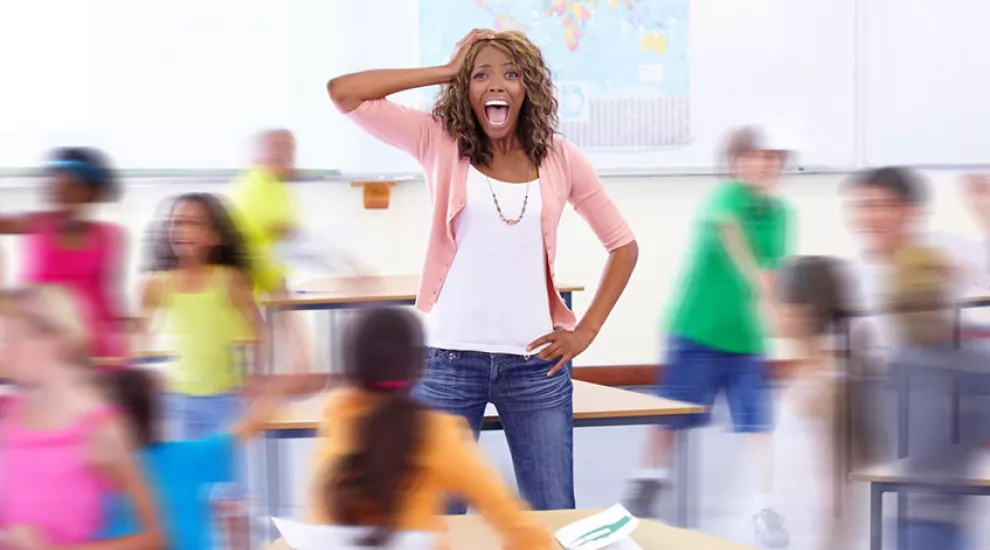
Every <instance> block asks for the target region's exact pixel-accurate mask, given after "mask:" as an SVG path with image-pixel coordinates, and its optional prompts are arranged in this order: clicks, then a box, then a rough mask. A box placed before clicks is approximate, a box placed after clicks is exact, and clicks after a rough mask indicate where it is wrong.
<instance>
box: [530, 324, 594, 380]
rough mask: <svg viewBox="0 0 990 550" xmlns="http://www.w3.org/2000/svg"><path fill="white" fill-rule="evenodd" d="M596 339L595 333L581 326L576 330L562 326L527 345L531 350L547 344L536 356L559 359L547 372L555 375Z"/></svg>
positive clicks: (545, 358) (546, 359) (544, 358)
mask: <svg viewBox="0 0 990 550" xmlns="http://www.w3.org/2000/svg"><path fill="white" fill-rule="evenodd" d="M594 340H595V334H594V333H593V332H592V331H590V330H587V329H583V328H581V327H580V326H578V327H577V328H575V329H574V330H568V329H563V328H560V329H556V330H554V331H553V332H551V333H550V334H547V335H545V336H541V337H539V338H537V339H536V340H533V342H532V343H531V344H530V345H528V346H526V350H527V351H531V350H534V349H536V348H538V347H540V346H543V345H546V347H545V348H543V349H542V350H541V351H540V353H537V354H536V356H537V357H539V358H540V359H543V360H545V361H550V360H552V359H558V361H557V364H556V365H554V366H553V368H552V369H550V370H549V371H548V372H547V376H553V375H554V374H556V373H557V371H559V370H560V369H562V368H564V365H566V364H567V363H568V362H570V361H571V360H572V359H574V358H575V357H577V356H578V355H581V353H583V352H584V350H586V349H588V346H590V345H591V342H593V341H594Z"/></svg>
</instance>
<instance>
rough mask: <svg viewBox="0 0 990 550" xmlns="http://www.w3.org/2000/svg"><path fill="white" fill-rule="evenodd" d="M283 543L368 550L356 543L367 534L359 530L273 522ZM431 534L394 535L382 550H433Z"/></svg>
mask: <svg viewBox="0 0 990 550" xmlns="http://www.w3.org/2000/svg"><path fill="white" fill-rule="evenodd" d="M272 522H273V523H275V527H276V528H277V529H278V532H279V533H280V534H281V535H282V540H284V541H285V544H286V545H288V546H289V548H291V549H292V550H328V549H330V548H332V549H334V550H367V548H368V547H367V546H361V545H359V544H357V543H358V541H359V540H360V538H361V536H362V535H363V534H366V533H367V532H368V530H367V529H365V528H362V527H342V526H339V525H310V524H307V523H300V522H298V521H294V520H291V519H285V518H272ZM435 538H436V537H435V536H434V535H433V534H432V533H396V534H395V536H394V537H393V538H392V542H391V543H389V545H388V546H386V547H385V548H382V549H381V550H432V549H433V548H434V546H435V542H436V540H435Z"/></svg>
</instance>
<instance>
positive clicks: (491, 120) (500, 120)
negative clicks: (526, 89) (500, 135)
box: [485, 99, 509, 126]
mask: <svg viewBox="0 0 990 550" xmlns="http://www.w3.org/2000/svg"><path fill="white" fill-rule="evenodd" d="M485 118H487V119H488V124H491V125H492V126H505V124H506V123H507V122H509V102H508V101H504V100H501V99H490V100H488V101H486V102H485Z"/></svg>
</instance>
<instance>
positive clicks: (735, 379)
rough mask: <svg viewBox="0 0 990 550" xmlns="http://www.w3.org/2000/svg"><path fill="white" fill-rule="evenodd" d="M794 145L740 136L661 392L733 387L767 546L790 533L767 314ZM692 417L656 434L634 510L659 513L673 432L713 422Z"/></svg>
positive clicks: (692, 261)
mask: <svg viewBox="0 0 990 550" xmlns="http://www.w3.org/2000/svg"><path fill="white" fill-rule="evenodd" d="M790 150H791V147H785V146H783V145H782V144H775V143H772V142H770V141H768V140H767V139H766V136H764V135H763V134H762V133H761V132H760V131H759V130H757V129H755V128H744V129H741V130H738V131H736V132H734V133H733V135H732V136H731V138H730V143H729V146H728V148H727V160H728V162H729V164H730V166H731V171H732V174H733V176H734V179H733V181H728V182H726V183H723V184H722V185H720V186H719V188H718V190H717V191H716V192H715V194H714V196H712V197H711V198H710V199H709V200H708V201H707V202H706V204H705V205H704V207H703V209H702V211H701V214H700V217H699V221H698V224H697V227H696V229H695V234H696V237H695V238H696V242H695V243H694V244H693V245H692V247H691V250H692V252H691V256H690V257H689V259H688V262H687V265H686V268H687V270H686V272H685V277H684V279H683V283H682V284H681V285H680V288H681V289H682V294H681V295H680V299H679V300H678V301H677V302H675V304H674V307H673V310H672V312H671V313H672V315H671V317H670V320H669V326H668V327H667V332H668V336H667V340H668V341H667V366H666V368H665V369H664V372H663V378H662V382H661V385H660V387H659V395H660V396H661V397H665V398H668V399H675V400H678V401H687V402H691V403H697V404H701V405H704V406H706V407H710V406H711V405H712V404H713V402H714V400H715V397H716V396H717V395H718V393H719V392H722V391H724V392H725V395H726V400H727V401H728V404H729V408H730V409H731V412H732V422H733V426H734V428H735V431H736V432H738V433H745V434H751V435H750V436H749V437H750V438H751V439H752V443H753V447H754V449H758V450H759V452H760V453H761V454H760V456H759V457H758V460H759V463H760V464H759V466H760V467H761V470H763V471H762V472H761V475H760V476H758V477H759V485H760V486H759V495H758V498H757V502H756V507H755V512H756V513H755V516H754V520H753V521H754V527H755V529H756V535H757V538H758V539H759V541H760V543H761V544H764V545H766V546H770V547H773V548H782V547H786V546H787V544H788V543H789V536H788V534H787V532H786V531H785V530H784V529H783V526H782V520H781V518H780V516H779V514H778V513H777V512H776V511H775V510H774V509H773V506H772V505H771V503H770V493H771V491H772V482H773V475H772V454H771V453H772V445H771V443H772V440H771V438H770V431H771V429H772V418H771V417H772V409H771V407H772V401H771V395H770V391H769V379H768V373H767V367H766V362H765V360H764V356H763V354H764V351H765V350H764V347H765V334H764V329H763V319H762V317H763V312H764V308H765V306H766V304H767V300H769V297H770V286H771V281H772V279H773V273H774V271H775V270H776V269H777V267H778V266H779V265H780V263H781V260H782V259H783V258H784V256H785V254H786V251H787V238H786V237H787V232H788V231H787V230H788V221H787V218H788V216H787V210H786V208H785V205H784V203H783V202H782V201H781V199H780V198H778V197H776V196H774V194H773V191H774V187H775V184H776V182H777V180H778V177H779V175H780V171H781V168H782V166H783V163H784V162H785V160H786V158H787V155H788V152H789V151H790ZM708 417H709V415H708V414H703V415H694V416H687V417H682V420H679V421H677V422H675V423H672V424H668V425H665V426H663V427H657V428H655V429H653V430H651V432H652V433H651V436H650V439H651V441H650V445H649V446H648V449H647V453H646V455H647V456H646V460H645V464H644V469H643V470H642V471H641V472H639V475H637V476H636V478H635V479H634V480H633V483H632V487H631V489H632V490H631V494H630V495H629V498H628V499H627V502H626V507H627V508H628V509H629V511H630V512H632V513H633V514H634V515H637V516H641V517H651V516H656V510H655V505H656V501H657V499H658V497H659V494H660V492H661V491H662V490H663V489H664V488H665V487H666V486H667V484H668V479H669V477H668V475H667V465H668V463H669V456H670V451H671V447H672V444H673V437H672V436H673V433H672V430H680V429H687V428H691V427H695V426H698V425H702V424H704V423H706V422H707V421H708Z"/></svg>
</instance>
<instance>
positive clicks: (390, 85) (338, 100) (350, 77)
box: [327, 29, 495, 114]
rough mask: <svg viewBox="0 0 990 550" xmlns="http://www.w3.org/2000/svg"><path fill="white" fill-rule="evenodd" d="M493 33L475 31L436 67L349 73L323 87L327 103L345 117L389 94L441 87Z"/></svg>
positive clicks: (493, 35) (492, 36)
mask: <svg viewBox="0 0 990 550" xmlns="http://www.w3.org/2000/svg"><path fill="white" fill-rule="evenodd" d="M494 37H495V33H493V32H492V31H488V30H480V29H475V30H473V31H471V32H470V33H468V35H467V36H465V37H464V39H463V40H461V41H460V42H459V43H458V44H457V49H456V53H455V54H454V57H453V58H452V59H451V60H450V63H447V64H446V65H441V66H439V67H422V68H417V69H381V70H373V71H363V72H359V73H351V74H346V75H343V76H338V77H337V78H334V79H331V80H330V82H328V83H327V92H329V93H330V99H331V100H333V103H334V105H336V106H337V109H339V110H340V112H342V113H344V114H347V113H350V112H351V111H353V110H354V109H357V108H358V106H359V105H361V104H362V103H364V102H365V101H371V100H374V99H384V98H386V97H388V96H390V95H392V94H397V93H399V92H404V91H406V90H412V89H415V88H425V87H427V86H436V85H439V84H445V83H447V82H450V80H451V79H452V78H453V77H454V75H455V74H456V73H457V70H458V69H460V67H461V64H462V63H463V61H464V57H465V56H466V55H467V52H468V50H469V49H470V47H471V46H472V45H473V44H474V43H475V42H477V41H479V40H486V39H490V38H494Z"/></svg>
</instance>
